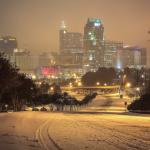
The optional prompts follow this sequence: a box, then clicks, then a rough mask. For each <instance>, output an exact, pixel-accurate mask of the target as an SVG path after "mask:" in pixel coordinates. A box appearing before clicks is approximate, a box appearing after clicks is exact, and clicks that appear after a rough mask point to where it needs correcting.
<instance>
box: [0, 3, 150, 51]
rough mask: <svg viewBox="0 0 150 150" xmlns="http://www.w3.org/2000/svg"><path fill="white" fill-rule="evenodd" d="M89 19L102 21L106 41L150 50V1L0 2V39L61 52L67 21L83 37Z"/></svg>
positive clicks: (20, 45) (70, 27) (24, 45)
mask: <svg viewBox="0 0 150 150" xmlns="http://www.w3.org/2000/svg"><path fill="white" fill-rule="evenodd" d="M88 17H94V18H101V19H102V22H103V24H104V27H105V39H108V40H116V41H124V43H125V44H131V45H141V46H144V47H147V48H150V42H148V39H150V34H149V35H148V34H147V31H148V30H150V0H0V35H6V34H7V35H14V36H16V37H17V39H18V43H19V47H20V48H29V49H32V50H33V51H34V52H39V51H51V50H53V51H54V50H58V47H59V43H58V41H59V40H58V39H59V37H58V35H59V34H58V31H59V28H60V23H61V21H62V20H64V21H65V22H66V24H67V26H68V30H69V31H77V32H82V33H83V28H84V24H85V23H86V21H87V18H88Z"/></svg>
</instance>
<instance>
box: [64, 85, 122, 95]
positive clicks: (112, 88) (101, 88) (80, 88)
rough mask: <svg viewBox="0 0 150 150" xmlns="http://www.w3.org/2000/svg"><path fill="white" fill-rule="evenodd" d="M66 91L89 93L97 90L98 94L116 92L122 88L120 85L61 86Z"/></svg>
mask: <svg viewBox="0 0 150 150" xmlns="http://www.w3.org/2000/svg"><path fill="white" fill-rule="evenodd" d="M61 89H62V90H64V91H74V92H78V93H82V94H87V93H93V92H97V93H98V94H104V93H110V92H111V93H116V92H118V91H119V89H120V85H115V86H78V87H73V86H67V87H61Z"/></svg>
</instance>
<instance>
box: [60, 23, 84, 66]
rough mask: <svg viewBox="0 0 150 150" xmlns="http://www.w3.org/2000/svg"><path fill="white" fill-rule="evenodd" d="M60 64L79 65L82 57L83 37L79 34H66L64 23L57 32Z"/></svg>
mask: <svg viewBox="0 0 150 150" xmlns="http://www.w3.org/2000/svg"><path fill="white" fill-rule="evenodd" d="M59 37H60V40H59V41H60V59H59V60H60V64H61V65H62V63H63V64H64V65H79V64H80V65H81V66H82V59H83V58H82V57H83V36H82V34H81V33H77V32H68V31H67V29H66V26H65V24H64V22H63V23H62V26H61V29H60V31H59Z"/></svg>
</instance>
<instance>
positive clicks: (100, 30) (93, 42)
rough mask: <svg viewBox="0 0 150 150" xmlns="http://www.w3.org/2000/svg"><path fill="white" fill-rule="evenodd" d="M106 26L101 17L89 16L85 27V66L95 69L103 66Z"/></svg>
mask: <svg viewBox="0 0 150 150" xmlns="http://www.w3.org/2000/svg"><path fill="white" fill-rule="evenodd" d="M103 34H104V27H103V25H102V22H101V20H100V19H95V18H89V19H88V21H87V23H86V25H85V27H84V42H83V43H84V67H87V69H88V70H89V71H90V70H91V71H95V69H97V68H98V67H100V66H103V45H102V43H103V40H104V36H103Z"/></svg>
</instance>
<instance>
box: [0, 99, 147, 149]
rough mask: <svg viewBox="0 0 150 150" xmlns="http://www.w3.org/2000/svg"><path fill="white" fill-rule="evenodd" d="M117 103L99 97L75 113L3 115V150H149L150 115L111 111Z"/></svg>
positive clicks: (0, 138)
mask: <svg viewBox="0 0 150 150" xmlns="http://www.w3.org/2000/svg"><path fill="white" fill-rule="evenodd" d="M109 101H112V102H113V103H107V102H109ZM116 101H119V102H120V100H119V99H118V100H117V99H114V98H113V99H111V100H110V99H107V97H97V99H95V100H94V101H93V102H92V103H91V104H90V105H89V107H88V108H86V109H84V110H82V111H79V112H74V113H60V112H31V111H29V112H19V113H4V114H0V150H1V149H2V150H42V149H47V150H48V149H50V150H55V149H56V150H57V149H63V150H81V149H82V150H83V149H86V150H119V149H120V150H148V149H149V148H150V115H144V114H134V113H128V112H124V110H123V111H119V110H116V111H110V109H112V108H113V107H112V106H114V104H115V106H118V105H116V104H118V102H117V103H116ZM121 103H122V102H121ZM106 104H107V105H106ZM108 104H109V105H108ZM102 106H103V107H104V106H106V107H105V109H104V110H102V109H101V110H100V108H101V107H102ZM119 107H124V106H123V105H121V106H120V105H119ZM117 108H118V107H117Z"/></svg>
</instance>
